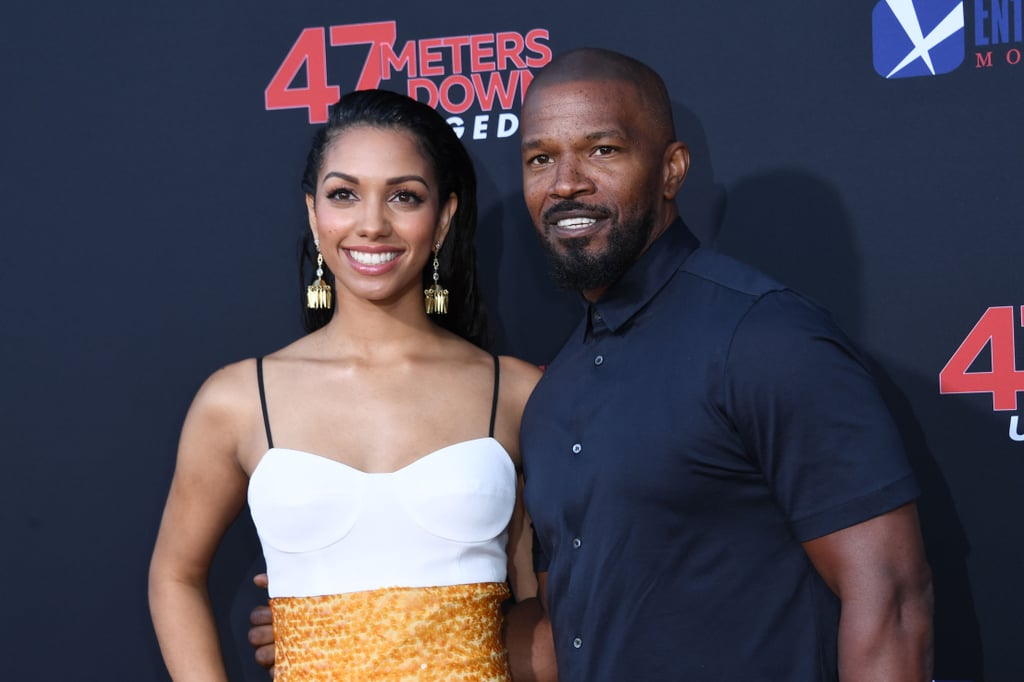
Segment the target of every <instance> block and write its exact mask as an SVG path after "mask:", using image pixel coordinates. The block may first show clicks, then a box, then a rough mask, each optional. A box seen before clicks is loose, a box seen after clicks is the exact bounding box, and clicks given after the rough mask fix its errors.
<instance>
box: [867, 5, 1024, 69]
mask: <svg viewBox="0 0 1024 682" xmlns="http://www.w3.org/2000/svg"><path fill="white" fill-rule="evenodd" d="M972 2H973V4H970V5H968V6H967V7H965V3H964V2H963V1H962V0H880V1H879V2H878V4H876V5H875V9H874V11H873V13H872V17H871V27H872V31H871V32H872V43H873V46H874V50H873V52H874V64H875V71H876V72H878V75H880V76H882V77H883V78H912V77H915V76H938V75H941V74H944V73H949V72H951V71H955V70H956V69H958V68H960V67H961V65H962V64H963V63H964V62H965V61H968V63H970V60H967V59H966V55H967V49H968V48H967V35H968V31H967V26H966V18H967V16H970V17H972V18H973V23H974V26H973V35H974V42H973V50H974V68H975V69H991V68H996V67H1007V66H1017V65H1019V64H1020V62H1021V48H1020V45H1021V44H1022V43H1024V30H1022V18H1024V14H1022V9H1024V8H1022V5H1024V0H972ZM968 9H970V10H971V14H970V15H967V11H968Z"/></svg>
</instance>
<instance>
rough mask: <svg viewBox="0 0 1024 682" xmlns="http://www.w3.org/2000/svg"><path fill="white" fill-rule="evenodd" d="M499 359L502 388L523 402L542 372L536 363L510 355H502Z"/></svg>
mask: <svg viewBox="0 0 1024 682" xmlns="http://www.w3.org/2000/svg"><path fill="white" fill-rule="evenodd" d="M499 360H500V362H501V384H502V388H503V389H508V391H509V393H510V394H511V395H514V396H517V398H518V401H520V402H523V403H525V402H526V399H527V398H529V397H530V393H531V392H532V391H533V387H534V386H536V385H537V382H538V381H540V378H541V376H542V375H543V372H541V369H540V368H539V367H537V365H534V364H532V363H529V362H526V361H525V360H520V359H519V358H514V357H512V356H511V355H502V356H500V358H499Z"/></svg>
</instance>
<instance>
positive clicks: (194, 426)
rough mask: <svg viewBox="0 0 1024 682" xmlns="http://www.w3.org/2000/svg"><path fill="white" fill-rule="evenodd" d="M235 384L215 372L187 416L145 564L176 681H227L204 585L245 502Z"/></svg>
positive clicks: (233, 374)
mask: <svg viewBox="0 0 1024 682" xmlns="http://www.w3.org/2000/svg"><path fill="white" fill-rule="evenodd" d="M240 364H241V365H242V367H244V364H245V363H240ZM239 378H240V374H239V365H234V366H232V367H229V368H225V369H223V370H221V371H219V372H217V373H216V374H214V375H213V376H212V377H210V379H209V380H207V382H206V383H205V384H204V385H203V387H202V388H200V389H199V393H198V394H197V395H196V398H195V400H194V401H193V403H192V406H191V408H190V409H189V412H188V416H187V417H186V418H185V424H184V426H183V427H182V432H181V440H180V442H179V444H178V458H177V464H176V467H175V471H174V478H173V480H172V482H171V489H170V492H169V493H168V496H167V504H166V506H165V507H164V514H163V519H162V521H161V523H160V532H159V534H158V536H157V541H156V547H155V548H154V550H153V558H152V561H151V563H150V569H149V607H150V612H151V614H152V617H153V625H154V627H155V628H156V634H157V639H159V641H160V650H161V652H162V653H163V656H164V661H165V663H166V664H167V670H168V671H169V672H170V674H171V677H172V678H174V679H175V680H178V681H181V680H197V681H198V680H203V681H205V680H218V681H220V680H224V681H225V682H226V680H227V675H226V673H225V671H224V664H223V659H222V657H221V652H220V643H219V640H218V637H217V629H216V626H215V624H214V620H213V611H212V609H211V607H210V599H209V594H208V593H207V587H206V584H207V573H208V571H209V567H210V563H211V561H212V560H213V555H214V552H215V551H216V549H217V545H218V543H219V542H220V539H221V537H222V536H223V534H224V532H225V531H226V530H227V528H228V526H229V525H230V524H231V522H232V521H233V520H234V518H235V517H236V516H237V515H238V512H239V510H240V509H241V508H242V505H243V504H244V502H245V494H246V486H247V483H248V477H247V476H246V473H245V472H244V471H243V470H242V468H241V466H240V465H239V462H238V455H237V453H238V444H239V419H238V415H239V413H240V412H241V410H240V407H239V406H244V405H248V404H249V401H248V400H246V399H245V396H244V394H243V393H242V391H240V390H239V388H238V387H239V384H240V383H241V385H242V386H244V385H245V382H244V381H243V382H239Z"/></svg>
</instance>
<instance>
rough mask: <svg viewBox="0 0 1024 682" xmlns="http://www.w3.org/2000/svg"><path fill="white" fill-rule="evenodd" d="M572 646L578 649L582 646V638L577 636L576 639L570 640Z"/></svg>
mask: <svg viewBox="0 0 1024 682" xmlns="http://www.w3.org/2000/svg"><path fill="white" fill-rule="evenodd" d="M572 646H573V648H574V649H579V648H580V647H581V646H583V640H582V639H580V638H579V637H577V638H576V639H574V640H572Z"/></svg>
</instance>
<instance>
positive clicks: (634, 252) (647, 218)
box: [541, 211, 654, 291]
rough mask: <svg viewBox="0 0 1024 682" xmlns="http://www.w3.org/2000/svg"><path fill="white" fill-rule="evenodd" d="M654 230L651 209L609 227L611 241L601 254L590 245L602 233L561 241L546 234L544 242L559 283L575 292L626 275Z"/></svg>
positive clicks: (605, 283) (608, 236) (604, 283)
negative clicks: (590, 247)
mask: <svg viewBox="0 0 1024 682" xmlns="http://www.w3.org/2000/svg"><path fill="white" fill-rule="evenodd" d="M653 229H654V211H648V212H647V213H645V214H644V215H643V216H641V217H640V218H638V219H636V220H633V221H631V222H627V223H620V224H618V225H611V226H609V228H608V229H607V230H606V235H607V243H606V244H605V247H604V249H603V250H601V251H599V252H597V253H590V252H588V251H587V247H588V246H590V244H591V242H592V241H593V240H594V239H595V238H598V237H600V236H601V235H593V236H590V237H576V238H571V239H564V240H561V241H558V240H553V239H551V238H550V235H549V234H546V235H544V237H543V238H542V239H541V244H542V245H543V247H544V253H545V255H546V256H547V260H548V267H549V268H550V269H551V277H552V279H554V281H555V284H557V285H558V286H559V287H561V288H563V289H570V290H573V291H593V290H595V289H604V288H606V287H609V286H611V285H612V284H614V283H615V282H617V281H618V280H619V278H620V277H622V275H623V274H624V273H625V272H626V270H628V269H629V267H630V266H631V265H633V263H635V262H636V260H637V258H639V257H640V254H641V253H643V251H644V248H646V246H647V240H648V239H649V238H650V236H651V231H652V230H653Z"/></svg>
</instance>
